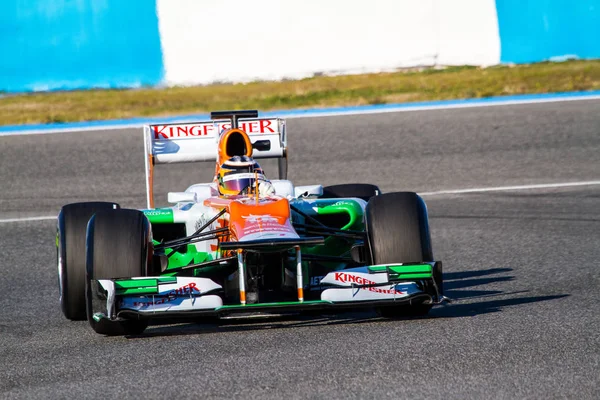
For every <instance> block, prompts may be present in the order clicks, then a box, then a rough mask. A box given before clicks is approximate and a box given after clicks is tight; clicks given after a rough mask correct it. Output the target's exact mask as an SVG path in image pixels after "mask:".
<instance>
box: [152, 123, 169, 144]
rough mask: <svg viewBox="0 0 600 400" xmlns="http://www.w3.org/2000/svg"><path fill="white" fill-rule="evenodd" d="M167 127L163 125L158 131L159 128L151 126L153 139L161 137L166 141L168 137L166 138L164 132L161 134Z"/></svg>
mask: <svg viewBox="0 0 600 400" xmlns="http://www.w3.org/2000/svg"><path fill="white" fill-rule="evenodd" d="M166 127H167V126H166V125H163V126H162V128H160V129H158V128H159V126H153V127H152V128H153V129H154V139H155V140H158V139H159V137H158V136H159V135H161V136H162V138H163V139H168V138H169V137H168V136H167V134H166V133H165V132H163V131H164V130H165V128H166Z"/></svg>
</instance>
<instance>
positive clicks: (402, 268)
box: [369, 264, 433, 274]
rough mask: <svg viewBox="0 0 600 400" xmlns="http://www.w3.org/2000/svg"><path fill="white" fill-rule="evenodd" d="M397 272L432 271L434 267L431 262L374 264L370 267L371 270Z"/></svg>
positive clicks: (418, 272) (416, 272)
mask: <svg viewBox="0 0 600 400" xmlns="http://www.w3.org/2000/svg"><path fill="white" fill-rule="evenodd" d="M388 268H389V271H390V272H391V273H395V274H421V273H432V271H433V268H432V267H431V265H429V264H413V265H398V264H396V265H393V264H392V265H372V266H370V267H369V271H371V272H387V271H388Z"/></svg>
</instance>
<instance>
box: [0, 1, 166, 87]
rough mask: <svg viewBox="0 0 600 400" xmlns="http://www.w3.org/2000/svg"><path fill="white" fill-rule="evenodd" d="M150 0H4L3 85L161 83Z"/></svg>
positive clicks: (0, 31) (0, 10) (0, 19)
mask: <svg viewBox="0 0 600 400" xmlns="http://www.w3.org/2000/svg"><path fill="white" fill-rule="evenodd" d="M163 75H164V73H163V64H162V51H161V47H160V37H159V33H158V18H157V14H156V3H155V2H154V1H153V0H139V1H134V0H119V1H115V0H19V1H16V0H0V91H8V92H20V91H43V90H54V89H74V88H89V87H137V86H141V85H156V84H158V83H160V82H161V81H162V79H163Z"/></svg>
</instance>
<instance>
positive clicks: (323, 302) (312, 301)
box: [217, 300, 331, 310]
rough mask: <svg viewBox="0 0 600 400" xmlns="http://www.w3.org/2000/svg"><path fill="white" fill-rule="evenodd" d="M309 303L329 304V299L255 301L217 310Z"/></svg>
mask: <svg viewBox="0 0 600 400" xmlns="http://www.w3.org/2000/svg"><path fill="white" fill-rule="evenodd" d="M307 304H308V305H310V304H331V302H330V301H327V300H311V301H302V302H301V301H283V302H280V303H255V304H246V305H245V306H243V305H241V304H235V305H226V306H221V307H218V308H217V310H236V309H237V310H244V309H247V308H252V307H273V308H275V307H281V306H299V305H307Z"/></svg>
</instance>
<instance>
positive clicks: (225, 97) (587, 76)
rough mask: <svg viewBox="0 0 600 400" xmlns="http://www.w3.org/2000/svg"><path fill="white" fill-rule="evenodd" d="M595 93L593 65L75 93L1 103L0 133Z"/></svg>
mask: <svg viewBox="0 0 600 400" xmlns="http://www.w3.org/2000/svg"><path fill="white" fill-rule="evenodd" d="M585 90H600V60H587V61H567V62H561V63H549V62H544V63H536V64H529V65H517V66H495V67H488V68H479V67H449V68H444V69H436V68H430V69H420V70H419V69H413V70H405V71H399V72H393V73H378V74H363V75H344V76H318V77H313V78H307V79H302V80H296V81H282V82H252V83H247V84H214V85H207V86H193V87H171V88H142V89H126V90H125V89H124V90H106V89H97V90H96V89H94V90H81V91H62V92H48V93H30V94H19V95H6V96H4V97H0V125H16V124H31V123H57V122H59V123H60V122H74V121H90V120H105V119H126V118H134V117H150V116H153V117H158V116H176V115H188V114H200V113H207V112H209V111H211V110H226V109H227V110H229V109H258V110H261V111H267V110H281V109H289V108H299V107H302V108H304V107H306V108H318V107H331V106H356V105H365V104H386V103H407V102H415V101H428V100H445V99H463V98H482V97H491V96H500V95H515V94H526V93H550V92H570V91H585Z"/></svg>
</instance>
